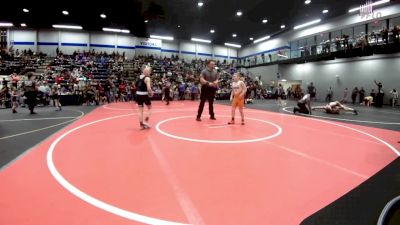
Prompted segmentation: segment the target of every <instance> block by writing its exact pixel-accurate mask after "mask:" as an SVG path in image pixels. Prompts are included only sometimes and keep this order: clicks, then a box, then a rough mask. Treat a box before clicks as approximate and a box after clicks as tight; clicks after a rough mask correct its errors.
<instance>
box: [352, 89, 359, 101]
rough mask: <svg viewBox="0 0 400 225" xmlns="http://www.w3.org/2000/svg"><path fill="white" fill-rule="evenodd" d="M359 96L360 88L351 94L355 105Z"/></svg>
mask: <svg viewBox="0 0 400 225" xmlns="http://www.w3.org/2000/svg"><path fill="white" fill-rule="evenodd" d="M357 95H358V88H357V87H355V88H354V89H353V91H352V92H351V100H352V104H353V105H354V104H356V99H357Z"/></svg>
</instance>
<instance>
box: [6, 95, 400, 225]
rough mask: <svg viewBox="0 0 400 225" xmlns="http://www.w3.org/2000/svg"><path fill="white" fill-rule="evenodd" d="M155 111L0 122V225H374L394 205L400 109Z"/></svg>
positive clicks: (113, 107) (184, 107) (23, 114)
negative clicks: (142, 117)
mask: <svg viewBox="0 0 400 225" xmlns="http://www.w3.org/2000/svg"><path fill="white" fill-rule="evenodd" d="M153 105H154V107H153V108H154V110H153V112H154V113H153V115H152V117H151V120H150V124H151V126H152V128H151V129H149V130H140V129H139V123H138V119H137V106H135V105H134V104H133V103H113V104H109V105H104V106H99V107H91V106H79V107H72V106H71V107H64V108H63V110H62V111H58V112H56V111H55V110H54V108H51V107H44V108H38V109H37V112H38V114H36V115H29V113H28V112H27V110H26V109H19V112H18V113H17V114H12V113H11V110H0V118H1V119H0V166H1V170H0V193H2V198H0V206H2V210H1V212H0V224H21V225H22V224H41V225H42V224H43V225H46V224H49V225H50V224H68V225H70V224H218V225H225V224H235V225H236V224H252V225H257V224H260V225H261V224H284V225H290V224H300V223H301V224H347V225H349V224H376V221H377V219H378V216H379V213H380V211H381V210H382V209H383V207H384V206H385V204H386V203H387V202H388V201H390V200H391V199H392V198H394V197H396V196H398V195H400V191H399V190H400V176H399V175H398V172H396V171H399V169H400V162H399V160H398V156H399V155H400V153H399V149H400V144H399V143H398V141H400V135H399V132H398V131H399V130H400V127H399V125H400V119H399V115H400V111H399V110H398V109H392V108H389V107H384V108H380V109H378V108H373V107H371V108H366V107H359V106H356V107H355V108H356V109H357V110H358V111H359V115H353V114H352V113H343V114H341V115H327V114H325V113H323V112H318V111H316V112H314V113H313V115H312V116H307V115H305V116H303V115H293V114H292V113H291V111H292V110H293V106H294V105H295V102H291V101H289V102H288V104H287V106H285V107H279V106H278V105H277V103H276V102H275V101H272V100H271V101H265V100H262V101H255V102H254V104H248V105H246V109H245V116H246V125H244V126H243V125H240V123H237V124H235V125H227V122H228V121H229V120H230V107H229V106H228V105H229V102H226V101H225V102H224V101H219V102H217V104H215V108H216V109H215V112H216V117H217V120H216V121H212V120H209V117H208V109H207V108H208V107H207V104H206V107H205V110H204V113H203V117H202V122H197V121H195V115H196V111H197V106H198V102H191V101H179V102H176V101H175V102H172V104H171V105H169V106H165V105H164V104H162V102H156V101H155V102H153ZM314 105H323V103H315V104H314ZM236 117H237V122H239V121H240V120H239V113H238V112H237V113H236Z"/></svg>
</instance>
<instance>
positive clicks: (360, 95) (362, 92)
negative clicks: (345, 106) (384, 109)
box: [358, 87, 365, 104]
mask: <svg viewBox="0 0 400 225" xmlns="http://www.w3.org/2000/svg"><path fill="white" fill-rule="evenodd" d="M358 94H359V100H360V102H359V103H360V104H361V103H362V102H363V101H364V97H365V90H364V88H363V87H361V89H360V91H358Z"/></svg>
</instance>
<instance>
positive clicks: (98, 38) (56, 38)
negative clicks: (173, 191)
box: [9, 29, 238, 61]
mask: <svg viewBox="0 0 400 225" xmlns="http://www.w3.org/2000/svg"><path fill="white" fill-rule="evenodd" d="M9 45H13V46H14V50H16V49H19V50H25V49H26V50H28V49H31V50H32V51H41V52H43V53H45V54H47V55H49V56H55V55H56V49H57V48H59V49H60V51H62V52H64V53H66V54H72V53H73V52H74V51H80V52H83V51H91V50H95V51H96V52H107V53H109V54H110V53H113V52H119V53H120V54H122V53H123V52H125V55H126V56H127V57H128V58H132V57H134V56H135V55H155V56H162V57H171V56H172V55H179V57H180V58H182V59H185V60H192V59H195V58H201V59H203V60H205V59H211V58H213V59H216V60H220V61H223V60H225V59H226V60H227V61H232V60H236V59H237V54H238V53H237V50H236V49H234V48H229V47H226V46H218V45H213V44H207V43H195V42H191V41H179V40H175V41H162V40H158V39H149V38H138V37H134V36H132V35H129V34H117V33H115V34H114V33H105V32H86V31H64V30H38V31H37V30H33V29H10V30H9Z"/></svg>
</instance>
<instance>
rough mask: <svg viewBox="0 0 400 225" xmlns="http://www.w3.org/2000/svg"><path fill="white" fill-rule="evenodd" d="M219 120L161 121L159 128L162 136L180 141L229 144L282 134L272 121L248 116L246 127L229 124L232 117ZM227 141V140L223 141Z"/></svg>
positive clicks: (181, 118) (184, 118)
mask: <svg viewBox="0 0 400 225" xmlns="http://www.w3.org/2000/svg"><path fill="white" fill-rule="evenodd" d="M218 118H219V119H218V120H208V119H204V120H203V121H202V122H197V121H195V118H194V117H193V116H181V117H174V118H170V119H166V120H163V121H160V122H158V123H157V125H156V129H157V131H158V132H159V133H161V134H163V135H165V136H167V137H170V138H174V139H178V140H184V141H192V142H203V143H215V144H228V143H249V142H259V141H264V140H268V139H272V138H275V137H277V136H279V135H280V134H281V133H282V128H281V127H280V126H279V125H277V124H275V123H272V122H269V121H266V120H261V119H256V118H249V117H246V121H245V123H246V124H245V125H241V122H240V120H236V124H234V125H228V123H227V122H228V120H229V119H227V120H225V119H222V118H230V116H219V117H218ZM222 138H226V139H225V140H221V139H222Z"/></svg>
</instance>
